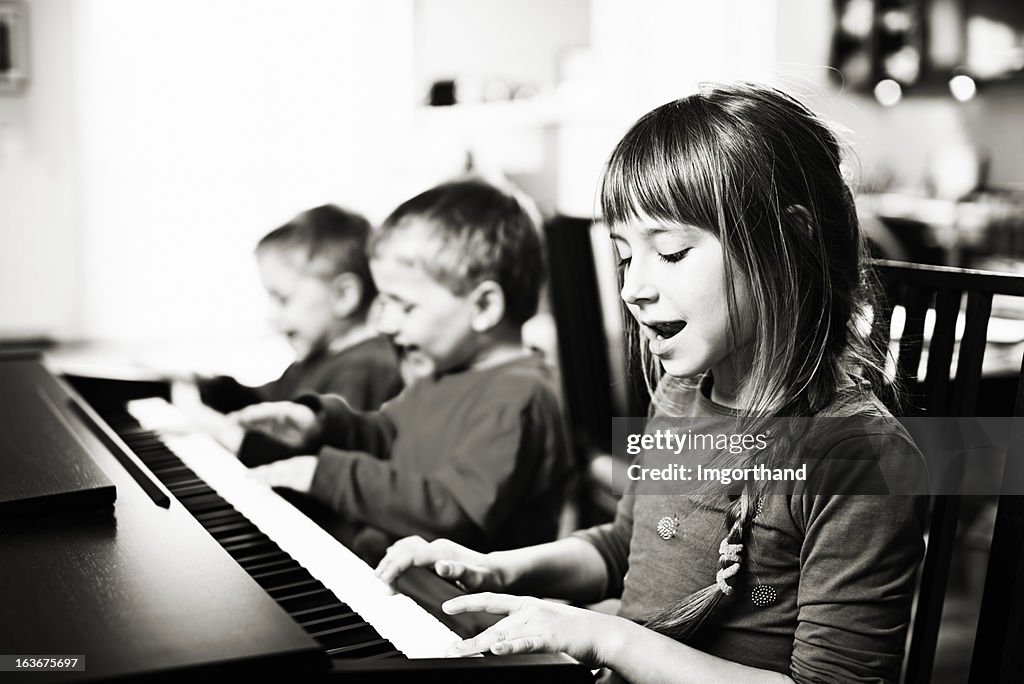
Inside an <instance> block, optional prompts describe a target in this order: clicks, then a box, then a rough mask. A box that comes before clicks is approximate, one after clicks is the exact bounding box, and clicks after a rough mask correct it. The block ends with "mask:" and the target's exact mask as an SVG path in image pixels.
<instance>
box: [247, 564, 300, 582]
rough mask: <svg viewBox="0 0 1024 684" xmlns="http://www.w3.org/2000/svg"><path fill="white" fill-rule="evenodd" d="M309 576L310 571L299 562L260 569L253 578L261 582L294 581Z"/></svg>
mask: <svg viewBox="0 0 1024 684" xmlns="http://www.w3.org/2000/svg"><path fill="white" fill-rule="evenodd" d="M307 576H310V575H309V573H308V572H307V571H306V569H305V568H304V567H302V566H301V565H299V564H298V563H295V564H294V565H291V566H287V567H281V568H272V569H270V570H260V571H259V572H254V573H252V578H253V579H254V580H256V581H257V582H259V583H260V584H263V583H264V582H269V583H275V582H293V581H295V580H297V579H299V578H303V577H307Z"/></svg>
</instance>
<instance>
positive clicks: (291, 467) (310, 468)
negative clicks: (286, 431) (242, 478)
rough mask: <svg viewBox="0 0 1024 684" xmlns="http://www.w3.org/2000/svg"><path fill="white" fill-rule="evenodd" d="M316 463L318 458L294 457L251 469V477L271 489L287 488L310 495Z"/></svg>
mask: <svg viewBox="0 0 1024 684" xmlns="http://www.w3.org/2000/svg"><path fill="white" fill-rule="evenodd" d="M316 463H317V458H316V456H293V457H292V458H286V459H285V460H283V461H274V462H273V463H268V464H266V465H261V466H258V467H256V468H250V469H249V475H250V476H251V477H253V478H254V479H257V480H259V481H260V482H262V483H263V484H265V485H267V486H270V487H287V488H289V489H294V490H295V491H297V492H307V493H308V492H309V490H310V488H311V487H312V486H313V473H314V472H315V471H316Z"/></svg>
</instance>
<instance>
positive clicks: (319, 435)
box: [233, 394, 395, 458]
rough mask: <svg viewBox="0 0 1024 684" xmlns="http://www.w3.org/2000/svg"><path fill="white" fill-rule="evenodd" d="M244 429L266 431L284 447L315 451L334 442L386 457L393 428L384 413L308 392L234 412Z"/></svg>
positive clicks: (343, 446)
mask: <svg viewBox="0 0 1024 684" xmlns="http://www.w3.org/2000/svg"><path fill="white" fill-rule="evenodd" d="M233 416H234V417H235V419H236V420H237V421H238V423H239V424H240V425H241V426H242V427H244V428H245V429H246V430H257V431H259V432H263V433H266V434H268V435H270V436H271V437H273V438H274V439H276V440H278V441H279V442H281V443H282V444H284V445H286V446H287V447H289V448H291V449H293V450H296V451H302V452H306V453H309V452H315V451H318V450H319V449H320V448H321V447H323V446H333V447H338V448H341V449H349V450H354V451H360V452H364V453H369V454H373V455H374V456H377V457H378V458H387V456H388V454H389V453H390V451H391V444H392V442H393V441H394V438H395V429H394V426H393V425H392V424H391V421H390V420H389V419H388V418H387V416H386V415H384V414H382V413H379V412H366V413H363V412H360V411H354V410H353V409H352V408H350V407H349V405H348V404H347V403H346V402H345V400H344V399H342V398H341V397H337V396H332V395H322V396H321V395H315V394H309V395H304V396H302V397H299V398H298V399H297V400H295V401H274V402H265V403H262V404H256V405H254V406H249V407H246V408H244V409H242V410H241V411H239V412H238V413H236V414H233Z"/></svg>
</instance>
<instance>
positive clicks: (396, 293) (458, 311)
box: [370, 240, 479, 373]
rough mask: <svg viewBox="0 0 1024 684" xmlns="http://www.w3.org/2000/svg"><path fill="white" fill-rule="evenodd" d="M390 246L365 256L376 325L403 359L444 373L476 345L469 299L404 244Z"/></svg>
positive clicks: (469, 355) (470, 356)
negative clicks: (374, 290) (374, 292)
mask: <svg viewBox="0 0 1024 684" xmlns="http://www.w3.org/2000/svg"><path fill="white" fill-rule="evenodd" d="M411 242H412V243H416V242H418V241H417V240H411ZM395 251H398V252H399V253H397V254H382V255H380V256H379V257H376V258H373V259H371V260H370V271H371V272H372V273H373V279H374V281H375V282H376V284H377V289H378V291H379V293H380V295H379V303H380V310H379V312H378V315H377V328H378V329H379V330H380V332H382V333H384V334H385V335H390V336H391V337H392V338H393V339H394V341H395V344H397V345H398V346H399V347H401V350H402V354H403V356H404V357H405V358H406V361H407V362H409V363H412V364H414V365H416V366H418V367H420V368H430V369H432V370H433V371H434V372H435V373H444V372H446V371H448V370H451V369H452V368H455V367H458V366H460V365H463V364H467V363H471V362H472V360H473V358H474V356H475V355H476V353H477V352H478V351H479V336H478V334H477V332H476V331H475V330H474V329H473V318H474V315H475V314H476V313H477V309H476V306H475V305H474V303H473V301H472V299H471V298H470V297H469V296H468V295H457V294H454V293H453V292H452V291H451V290H449V289H448V288H447V287H445V286H444V285H442V284H441V283H439V282H437V281H436V280H434V278H433V277H432V276H431V275H430V274H429V273H427V272H426V271H425V270H424V269H423V268H422V267H421V266H419V265H418V264H417V263H416V262H415V259H413V258H410V257H411V254H412V252H411V250H410V249H409V245H405V248H404V249H401V248H396V249H395Z"/></svg>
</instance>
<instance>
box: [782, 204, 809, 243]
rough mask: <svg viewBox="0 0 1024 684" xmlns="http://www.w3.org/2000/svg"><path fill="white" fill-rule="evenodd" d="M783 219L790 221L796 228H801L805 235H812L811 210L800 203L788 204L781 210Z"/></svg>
mask: <svg viewBox="0 0 1024 684" xmlns="http://www.w3.org/2000/svg"><path fill="white" fill-rule="evenodd" d="M782 215H783V217H784V220H786V221H789V222H792V223H793V224H794V225H795V226H796V227H797V228H798V229H800V230H802V231H803V233H804V235H805V236H806V237H812V236H813V235H814V222H813V221H812V220H811V212H809V211H807V207H805V206H804V205H802V204H790V205H789V206H788V207H786V209H785V210H784V211H783V212H782Z"/></svg>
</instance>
